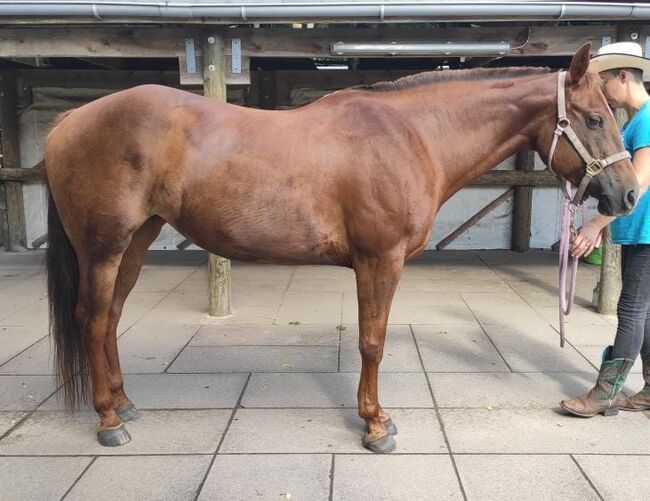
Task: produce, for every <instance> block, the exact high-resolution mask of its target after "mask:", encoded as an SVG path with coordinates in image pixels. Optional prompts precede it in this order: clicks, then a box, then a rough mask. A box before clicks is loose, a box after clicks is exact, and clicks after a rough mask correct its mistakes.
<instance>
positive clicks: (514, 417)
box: [440, 405, 650, 454]
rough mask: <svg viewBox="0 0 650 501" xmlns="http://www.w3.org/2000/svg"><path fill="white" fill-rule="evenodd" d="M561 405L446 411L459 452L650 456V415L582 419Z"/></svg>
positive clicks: (454, 446)
mask: <svg viewBox="0 0 650 501" xmlns="http://www.w3.org/2000/svg"><path fill="white" fill-rule="evenodd" d="M558 409H559V405H558V407H557V409H494V410H487V409H474V410H467V409H441V410H440V413H441V416H442V420H443V422H444V424H445V431H446V433H447V437H448V438H449V446H450V447H451V449H452V451H453V452H454V453H473V454H482V453H505V454H515V453H516V454H522V453H523V454H549V453H550V454H650V442H648V441H647V440H639V437H641V436H645V434H647V430H648V418H647V417H646V416H644V415H642V414H639V413H631V412H621V413H620V414H619V415H618V416H616V417H603V416H596V417H593V418H591V419H584V418H576V417H572V416H567V415H564V414H562V413H561V411H560V410H558Z"/></svg>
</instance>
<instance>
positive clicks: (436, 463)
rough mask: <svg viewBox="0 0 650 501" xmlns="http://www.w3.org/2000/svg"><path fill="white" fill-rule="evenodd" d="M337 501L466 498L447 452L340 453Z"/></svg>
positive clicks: (335, 468) (335, 470) (336, 478)
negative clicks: (362, 454)
mask: <svg viewBox="0 0 650 501" xmlns="http://www.w3.org/2000/svg"><path fill="white" fill-rule="evenodd" d="M333 488H334V490H333V498H332V499H334V500H341V501H343V500H345V501H347V500H352V499H363V500H372V499H381V500H395V501H401V500H405V499H413V500H415V499H436V500H438V499H462V494H461V491H460V487H459V485H458V479H457V478H456V474H455V472H454V468H453V466H452V464H451V460H450V458H449V456H447V455H438V456H422V455H417V456H410V455H401V456H380V455H373V456H357V455H345V456H336V458H335V460H334V486H333Z"/></svg>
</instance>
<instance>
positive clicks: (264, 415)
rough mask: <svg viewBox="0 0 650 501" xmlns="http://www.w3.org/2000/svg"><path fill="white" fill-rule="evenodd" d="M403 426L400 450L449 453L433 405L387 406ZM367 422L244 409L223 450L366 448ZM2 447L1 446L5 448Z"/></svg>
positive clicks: (351, 412) (333, 412)
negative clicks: (415, 406)
mask: <svg viewBox="0 0 650 501" xmlns="http://www.w3.org/2000/svg"><path fill="white" fill-rule="evenodd" d="M387 412H388V413H389V414H390V415H391V417H392V419H393V421H394V422H395V425H396V426H397V428H398V430H399V435H398V436H397V437H395V438H396V440H397V449H396V452H401V453H434V454H435V453H446V452H447V447H446V445H445V441H444V438H443V436H442V433H441V431H440V426H439V424H438V419H437V418H436V414H435V412H434V411H433V409H431V410H428V409H387ZM365 428H366V423H365V421H363V420H362V419H361V418H360V417H359V416H358V415H357V411H356V409H240V410H238V411H237V414H236V415H235V418H234V420H233V421H232V424H231V425H230V429H229V430H228V434H227V435H226V438H225V440H224V442H223V445H222V448H221V451H222V452H223V453H233V452H237V453H295V452H298V453H307V454H310V453H312V454H313V453H349V452H352V453H360V452H368V453H370V451H368V450H366V449H365V448H364V447H363V445H362V443H361V439H362V438H363V434H364V433H365ZM0 451H1V449H0Z"/></svg>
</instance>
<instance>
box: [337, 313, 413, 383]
mask: <svg viewBox="0 0 650 501" xmlns="http://www.w3.org/2000/svg"><path fill="white" fill-rule="evenodd" d="M340 370H341V372H359V371H360V370H361V353H360V352H359V326H358V325H353V324H350V325H346V330H345V331H342V332H341V367H340ZM379 371H380V372H422V364H421V363H420V357H419V356H418V351H417V348H416V346H415V342H414V341H413V335H412V334H411V329H410V327H409V326H408V325H389V326H388V329H387V331H386V339H385V341H384V357H383V359H382V361H381V365H380V366H379Z"/></svg>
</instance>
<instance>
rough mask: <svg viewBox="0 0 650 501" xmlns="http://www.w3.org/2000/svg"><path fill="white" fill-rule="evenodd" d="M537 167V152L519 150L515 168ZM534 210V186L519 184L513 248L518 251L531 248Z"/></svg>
mask: <svg viewBox="0 0 650 501" xmlns="http://www.w3.org/2000/svg"><path fill="white" fill-rule="evenodd" d="M534 168H535V152H534V151H530V150H527V151H519V152H517V156H516V158H515V170H518V171H532V170H533V169H534ZM532 212H533V187H532V186H517V187H516V188H515V198H514V206H513V209H512V240H511V246H510V247H511V248H512V250H514V251H517V252H525V251H527V250H529V249H530V221H531V216H532Z"/></svg>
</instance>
